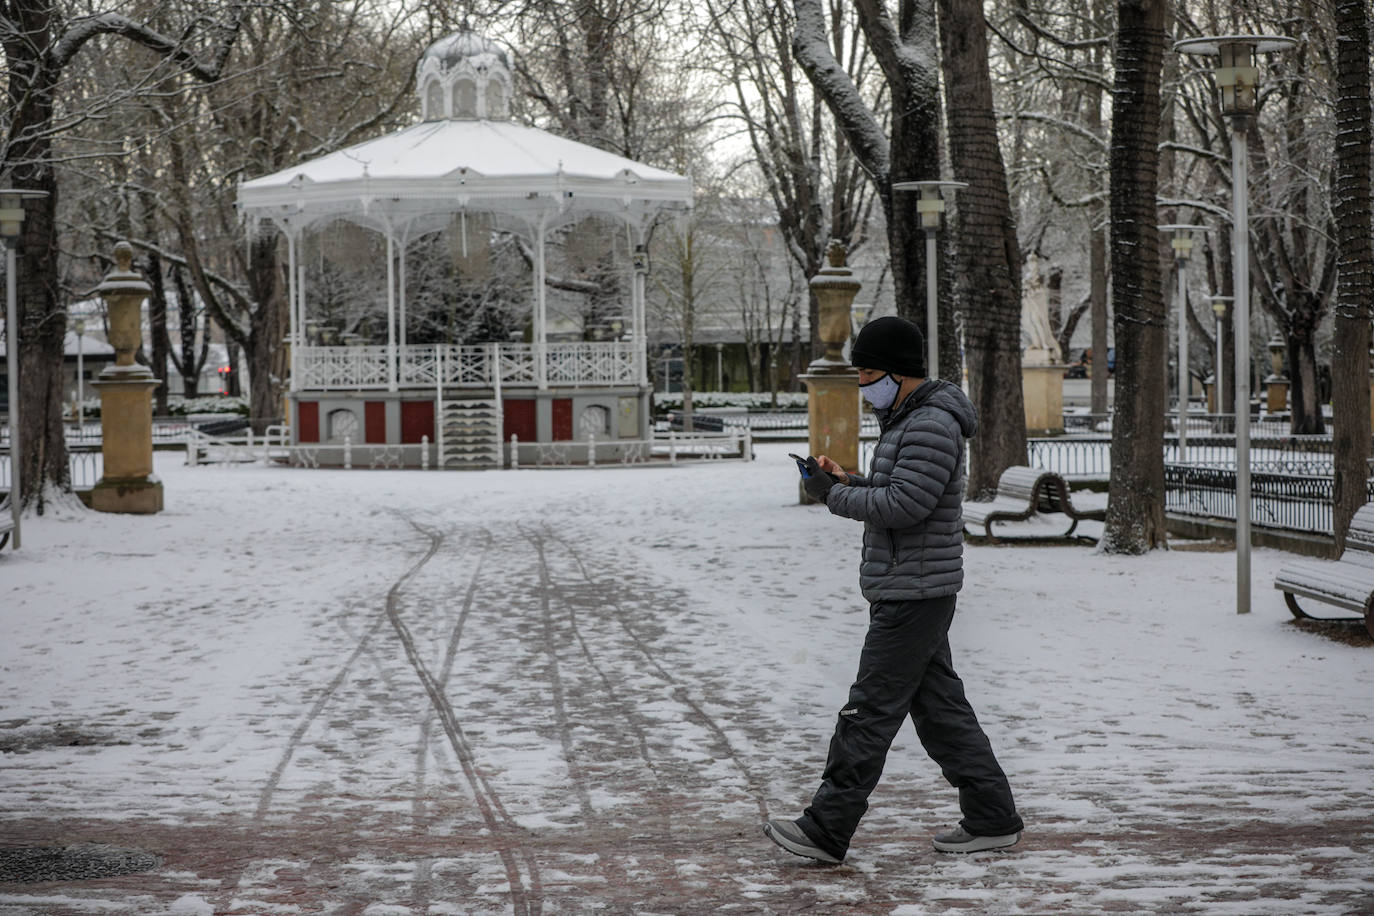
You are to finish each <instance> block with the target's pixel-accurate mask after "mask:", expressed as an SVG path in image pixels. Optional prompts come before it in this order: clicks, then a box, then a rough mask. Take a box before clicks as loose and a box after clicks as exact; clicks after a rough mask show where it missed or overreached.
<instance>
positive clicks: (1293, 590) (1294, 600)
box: [1274, 503, 1374, 636]
mask: <svg viewBox="0 0 1374 916" xmlns="http://www.w3.org/2000/svg"><path fill="white" fill-rule="evenodd" d="M1274 588H1276V589H1278V590H1279V591H1281V592H1283V600H1284V601H1286V602H1288V610H1290V611H1292V612H1293V616H1294V617H1296V618H1298V619H1299V620H1302V619H1307V620H1359V619H1360V617H1363V618H1364V628H1365V629H1366V630H1368V631H1369V635H1371V636H1374V503H1370V504H1368V505H1366V506H1364V507H1363V508H1361V509H1360V510H1359V511H1358V512H1356V513H1355V517H1354V518H1353V519H1351V520H1350V530H1349V531H1348V532H1347V533H1346V536H1345V550H1343V551H1341V555H1340V556H1339V557H1338V558H1337V559H1336V560H1335V562H1331V561H1325V562H1319V561H1313V562H1310V563H1294V564H1292V565H1291V566H1285V567H1283V568H1282V569H1280V570H1279V573H1278V575H1277V576H1275V577H1274ZM1298 596H1302V597H1303V598H1311V599H1312V600H1314V601H1320V602H1322V603H1323V604H1331V605H1335V606H1336V607H1341V608H1346V609H1347V610H1351V611H1355V612H1356V613H1357V614H1359V615H1360V617H1317V616H1315V615H1312V614H1309V613H1307V612H1306V611H1304V610H1303V609H1302V608H1301V607H1300V606H1299V605H1298Z"/></svg>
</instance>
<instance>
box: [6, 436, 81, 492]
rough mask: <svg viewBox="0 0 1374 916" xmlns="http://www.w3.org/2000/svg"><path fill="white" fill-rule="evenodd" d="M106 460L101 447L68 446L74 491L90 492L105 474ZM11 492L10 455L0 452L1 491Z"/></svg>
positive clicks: (68, 464) (7, 452) (68, 462)
mask: <svg viewBox="0 0 1374 916" xmlns="http://www.w3.org/2000/svg"><path fill="white" fill-rule="evenodd" d="M104 468H105V459H104V456H103V455H102V454H101V451H100V446H99V445H95V446H89V445H68V446H67V469H68V471H69V472H70V473H71V475H72V489H74V490H89V489H90V488H91V487H94V486H95V483H96V481H97V480H99V479H100V475H101V474H102V473H103V472H104ZM9 490H10V453H9V450H8V449H6V450H5V451H3V452H0V491H4V492H5V493H8V492H9Z"/></svg>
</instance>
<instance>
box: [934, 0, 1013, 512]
mask: <svg viewBox="0 0 1374 916" xmlns="http://www.w3.org/2000/svg"><path fill="white" fill-rule="evenodd" d="M940 40H941V47H942V50H943V59H944V74H945V80H946V86H945V99H946V103H947V107H948V111H949V147H950V161H951V162H952V163H953V165H954V176H955V177H956V178H958V179H960V180H962V181H966V182H968V185H969V186H968V188H967V189H965V190H964V191H962V192H960V196H959V219H958V222H957V228H956V235H957V240H958V241H957V245H958V249H959V255H960V275H959V290H960V301H961V304H962V311H963V319H964V321H963V326H964V348H965V350H966V351H967V353H968V360H969V392H970V395H971V397H972V400H973V403H974V405H975V406H976V407H977V408H978V416H979V422H980V423H981V425H982V432H981V433H980V435H979V438H978V439H977V440H975V441H976V442H977V443H978V445H977V447H976V448H972V449H970V451H969V456H970V462H969V465H970V470H969V483H968V489H969V492H970V493H971V494H979V495H990V494H991V493H993V492H994V491H995V490H996V489H997V479H998V478H999V477H1000V476H1001V474H1002V472H1003V471H1004V470H1006V469H1007V468H1008V467H1011V466H1012V465H1017V464H1024V463H1025V461H1026V415H1025V405H1024V402H1023V400H1022V396H1021V249H1020V243H1019V241H1018V239H1017V234H1016V222H1015V219H1014V217H1013V216H1012V211H1011V200H1010V195H1009V192H1008V189H1007V174H1006V167H1005V166H1004V164H1003V162H1002V150H1001V146H1000V144H999V141H998V137H997V125H996V121H995V120H994V114H993V107H992V83H991V78H990V76H989V71H988V42H987V26H986V23H985V21H984V18H983V4H982V3H981V2H979V0H940Z"/></svg>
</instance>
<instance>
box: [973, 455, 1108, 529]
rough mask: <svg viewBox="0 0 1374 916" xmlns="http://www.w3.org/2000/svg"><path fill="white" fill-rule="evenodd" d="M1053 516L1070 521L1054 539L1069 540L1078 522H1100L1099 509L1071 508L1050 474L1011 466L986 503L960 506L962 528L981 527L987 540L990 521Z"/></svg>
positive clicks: (1059, 481)
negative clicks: (1067, 538) (962, 515)
mask: <svg viewBox="0 0 1374 916" xmlns="http://www.w3.org/2000/svg"><path fill="white" fill-rule="evenodd" d="M1038 514H1056V515H1063V516H1065V517H1066V518H1068V519H1069V520H1070V524H1069V527H1068V530H1067V531H1065V532H1064V533H1063V534H1060V535H1058V537H1070V536H1071V535H1072V534H1073V531H1074V529H1075V528H1077V527H1078V522H1079V520H1081V519H1093V520H1098V521H1100V520H1101V519H1103V518H1105V517H1106V513H1105V512H1104V511H1102V510H1088V511H1082V510H1079V509H1077V508H1075V507H1074V505H1073V500H1072V499H1071V498H1070V496H1069V485H1068V483H1067V482H1066V481H1065V480H1064V478H1063V477H1060V476H1059V475H1058V474H1056V473H1054V472H1053V471H1045V470H1042V469H1040V468H1032V467H1025V466H1023V465H1014V466H1012V467H1009V468H1007V469H1006V470H1005V471H1003V472H1002V475H1001V476H1000V477H999V478H998V479H997V492H996V494H995V495H994V497H993V499H992V500H991V501H990V502H966V503H964V523H965V525H968V524H973V525H981V526H982V527H983V530H984V532H985V533H986V535H987V537H988V538H989V539H995V536H994V535H993V533H992V523H993V522H1011V521H1024V520H1026V519H1029V518H1030V517H1031V516H1033V515H1038Z"/></svg>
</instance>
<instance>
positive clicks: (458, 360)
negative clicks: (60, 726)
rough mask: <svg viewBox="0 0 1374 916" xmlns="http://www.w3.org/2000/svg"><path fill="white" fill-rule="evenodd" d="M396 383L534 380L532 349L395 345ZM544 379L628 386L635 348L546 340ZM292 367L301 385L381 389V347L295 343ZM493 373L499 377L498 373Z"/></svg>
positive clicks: (384, 377)
mask: <svg viewBox="0 0 1374 916" xmlns="http://www.w3.org/2000/svg"><path fill="white" fill-rule="evenodd" d="M396 356H397V368H396V379H397V383H398V384H399V385H400V386H402V387H406V388H411V387H423V388H432V387H434V386H435V385H437V384H439V383H440V380H441V379H442V384H443V385H444V387H451V388H493V387H495V386H496V384H497V382H498V381H499V382H500V384H501V385H505V386H509V387H516V388H519V387H524V388H530V387H534V386H535V385H537V384H538V373H537V371H536V369H537V365H536V362H535V348H534V346H533V345H532V344H527V343H501V344H496V345H495V353H494V355H493V345H492V344H475V345H467V346H459V345H456V344H411V345H408V346H404V347H398V348H397V354H396ZM544 366H545V378H546V379H547V382H548V384H551V385H564V386H567V385H571V386H576V385H633V384H634V383H635V381H636V380H637V364H636V362H635V348H634V346H633V345H632V344H629V343H625V342H623V341H609V342H605V343H594V342H585V341H578V342H574V343H550V344H548V346H547V347H546V349H545V358H544ZM296 371H297V372H299V373H300V385H299V387H300V388H302V389H319V388H326V389H339V388H344V389H347V388H386V387H387V385H388V384H389V383H390V375H389V373H388V371H387V348H386V347H384V346H365V347H301V348H300V352H299V353H298V354H297V359H296ZM498 375H499V377H498Z"/></svg>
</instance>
